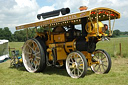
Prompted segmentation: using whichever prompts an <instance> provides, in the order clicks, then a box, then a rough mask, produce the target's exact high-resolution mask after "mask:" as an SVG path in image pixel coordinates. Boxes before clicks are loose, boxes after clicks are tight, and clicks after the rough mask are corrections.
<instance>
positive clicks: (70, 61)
mask: <svg viewBox="0 0 128 85" xmlns="http://www.w3.org/2000/svg"><path fill="white" fill-rule="evenodd" d="M66 70H67V73H68V74H69V75H70V76H71V77H72V78H80V77H84V76H85V74H86V72H87V61H86V58H85V56H84V55H83V54H82V53H81V52H79V51H76V52H71V53H70V54H69V55H68V57H67V59H66Z"/></svg>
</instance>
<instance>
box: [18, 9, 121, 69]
mask: <svg viewBox="0 0 128 85" xmlns="http://www.w3.org/2000/svg"><path fill="white" fill-rule="evenodd" d="M84 17H87V18H88V23H87V24H86V25H85V30H86V31H87V32H88V35H87V36H86V37H85V38H86V42H88V41H89V38H90V37H95V38H96V39H97V42H98V41H100V40H101V37H102V36H103V37H105V36H108V35H107V34H106V33H105V31H103V29H102V28H103V27H104V24H103V23H102V22H101V21H105V20H109V23H110V20H112V19H119V18H120V13H119V12H117V11H115V10H113V9H110V8H104V7H101V8H95V9H92V10H87V11H82V12H79V13H74V14H68V15H64V16H59V17H55V18H52V19H46V20H43V21H39V22H35V23H30V24H25V25H21V26H17V27H16V30H19V29H25V28H30V27H38V26H41V27H44V28H45V27H47V28H49V31H48V32H46V34H47V35H48V40H47V41H45V44H46V46H47V50H46V51H47V53H48V61H53V52H52V51H53V50H54V51H55V53H56V57H57V62H58V63H59V64H60V65H63V60H66V58H67V55H68V54H69V53H70V52H72V51H76V39H74V40H72V41H68V42H67V39H66V36H70V35H69V34H68V33H66V32H64V31H61V32H60V30H56V31H54V32H51V30H50V28H54V27H57V26H58V27H59V29H60V28H61V26H69V25H70V24H73V25H77V24H81V23H82V22H81V18H84ZM110 17H111V18H110ZM109 25H110V24H109ZM110 26H111V25H110ZM47 28H45V29H47ZM109 32H110V33H111V28H109ZM37 36H39V37H41V38H42V37H46V36H45V34H44V33H39V32H37ZM37 36H36V37H37ZM81 52H82V53H83V54H84V55H85V57H86V59H87V60H88V66H91V65H92V64H99V62H98V61H97V62H93V61H92V56H91V53H88V52H87V51H81ZM92 54H93V53H92ZM73 67H74V66H73Z"/></svg>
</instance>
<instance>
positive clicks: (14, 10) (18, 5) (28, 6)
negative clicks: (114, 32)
mask: <svg viewBox="0 0 128 85" xmlns="http://www.w3.org/2000/svg"><path fill="white" fill-rule="evenodd" d="M0 6H1V7H0V28H4V27H9V28H10V30H11V31H12V33H14V32H15V31H16V30H15V27H16V26H19V25H22V24H26V23H31V22H35V21H39V20H38V19H37V17H36V16H37V14H39V13H43V12H48V11H52V10H56V9H60V8H64V7H69V8H70V10H71V13H75V12H78V11H79V7H80V6H87V7H88V9H92V8H96V7H107V8H111V9H114V10H116V11H118V12H120V13H121V18H120V19H118V20H116V22H115V27H114V29H119V30H121V31H128V26H127V24H128V0H0Z"/></svg>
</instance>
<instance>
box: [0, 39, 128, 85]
mask: <svg viewBox="0 0 128 85" xmlns="http://www.w3.org/2000/svg"><path fill="white" fill-rule="evenodd" d="M119 43H121V44H122V55H121V56H120V55H119V53H120V52H119ZM22 44H23V43H22V42H18V43H17V42H11V43H9V46H10V47H15V48H16V49H18V50H19V49H21V47H22ZM99 48H101V49H105V50H106V51H107V52H108V53H109V54H110V55H111V56H114V57H112V68H111V70H110V72H109V73H108V74H100V75H98V74H94V73H93V72H92V71H91V70H90V69H88V72H87V75H86V76H85V77H84V78H80V79H72V78H70V77H69V76H68V74H67V72H66V69H59V68H53V67H47V68H46V69H45V71H44V72H41V73H29V72H27V71H26V70H25V68H23V67H20V68H10V61H7V62H5V63H1V64H0V85H128V81H127V79H128V38H113V39H111V41H108V42H107V41H105V42H99V43H98V44H97V49H99ZM124 57H126V58H124Z"/></svg>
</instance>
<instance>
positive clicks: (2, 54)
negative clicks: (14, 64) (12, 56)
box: [0, 40, 9, 62]
mask: <svg viewBox="0 0 128 85" xmlns="http://www.w3.org/2000/svg"><path fill="white" fill-rule="evenodd" d="M7 58H9V50H8V40H0V62H2V61H4V60H5V59H7Z"/></svg>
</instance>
